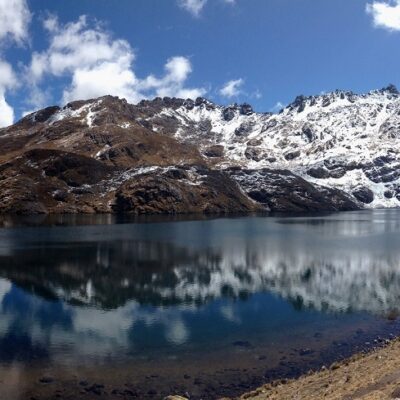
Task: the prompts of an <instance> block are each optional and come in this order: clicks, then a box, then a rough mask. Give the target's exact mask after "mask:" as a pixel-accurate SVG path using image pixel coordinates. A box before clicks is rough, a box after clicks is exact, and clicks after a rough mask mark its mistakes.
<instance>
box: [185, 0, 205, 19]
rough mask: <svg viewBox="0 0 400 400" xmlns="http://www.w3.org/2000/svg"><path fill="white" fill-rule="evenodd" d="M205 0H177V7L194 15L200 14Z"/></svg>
mask: <svg viewBox="0 0 400 400" xmlns="http://www.w3.org/2000/svg"><path fill="white" fill-rule="evenodd" d="M206 4H207V0H178V5H179V7H181V8H183V9H184V10H186V11H188V12H190V14H192V15H193V16H194V17H198V16H200V14H201V12H202V11H203V8H204V6H205V5H206Z"/></svg>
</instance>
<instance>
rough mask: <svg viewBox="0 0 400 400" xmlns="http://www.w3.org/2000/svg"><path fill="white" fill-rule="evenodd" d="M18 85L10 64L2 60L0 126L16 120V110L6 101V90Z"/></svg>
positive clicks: (0, 66)
mask: <svg viewBox="0 0 400 400" xmlns="http://www.w3.org/2000/svg"><path fill="white" fill-rule="evenodd" d="M16 86H17V79H16V77H15V74H14V71H13V69H12V67H11V65H10V64H8V63H7V62H5V61H1V60H0V127H4V126H8V125H11V124H12V123H13V122H14V110H13V108H12V107H11V106H10V105H9V104H8V103H7V101H6V97H5V96H6V91H7V90H8V89H13V88H15V87H16Z"/></svg>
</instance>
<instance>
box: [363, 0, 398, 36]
mask: <svg viewBox="0 0 400 400" xmlns="http://www.w3.org/2000/svg"><path fill="white" fill-rule="evenodd" d="M366 11H367V13H368V14H370V15H371V16H372V18H373V22H374V25H375V26H376V27H379V28H384V29H387V30H390V31H400V0H392V1H374V2H372V3H369V4H367V6H366Z"/></svg>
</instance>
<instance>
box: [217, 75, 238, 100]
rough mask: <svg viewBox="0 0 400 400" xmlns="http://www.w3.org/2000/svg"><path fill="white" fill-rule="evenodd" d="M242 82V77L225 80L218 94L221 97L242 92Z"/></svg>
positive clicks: (232, 95) (233, 95) (229, 96)
mask: <svg viewBox="0 0 400 400" xmlns="http://www.w3.org/2000/svg"><path fill="white" fill-rule="evenodd" d="M243 83H244V80H243V79H235V80H231V81H229V82H227V83H226V84H225V85H224V86H223V87H222V89H221V90H220V91H219V94H220V95H221V96H223V97H228V98H231V97H236V96H238V95H239V94H241V93H242V91H241V87H242V85H243Z"/></svg>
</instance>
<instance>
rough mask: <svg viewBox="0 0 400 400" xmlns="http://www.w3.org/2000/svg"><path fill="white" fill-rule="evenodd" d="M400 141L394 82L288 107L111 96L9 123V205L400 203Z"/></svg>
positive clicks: (0, 182)
mask: <svg viewBox="0 0 400 400" xmlns="http://www.w3.org/2000/svg"><path fill="white" fill-rule="evenodd" d="M399 144H400V94H399V92H398V91H397V89H396V88H395V87H394V86H393V85H390V86H388V87H387V88H384V89H381V90H376V91H371V92H369V93H367V94H354V93H352V92H345V91H335V92H332V93H327V94H322V95H318V96H309V97H305V96H299V97H297V98H296V99H295V101H294V102H292V103H291V104H289V105H288V106H287V107H285V108H284V109H282V110H281V111H280V112H279V113H277V114H274V113H257V112H254V111H253V109H252V107H251V106H250V105H248V104H242V105H237V104H234V105H231V106H228V107H223V106H219V105H216V104H214V103H212V102H210V101H208V100H206V99H203V98H198V99H196V100H195V101H193V100H183V99H171V98H164V99H161V98H156V99H154V100H151V101H148V100H146V101H142V102H140V103H139V104H137V105H131V104H128V103H127V102H126V101H125V100H121V99H118V98H115V97H111V96H105V97H102V98H99V99H93V100H88V101H78V102H73V103H69V104H67V105H66V106H65V107H63V108H59V107H49V108H46V109H44V110H40V111H38V112H35V113H33V114H30V115H28V116H26V117H25V118H23V119H22V120H21V121H19V122H18V123H16V124H15V125H13V126H11V127H8V128H5V129H1V130H0V189H1V193H2V194H0V205H1V207H0V211H2V212H12V211H19V212H111V211H114V212H116V211H118V212H119V211H129V212H135V213H152V212H169V213H171V212H172V213H181V212H228V211H229V212H230V211H255V210H260V209H265V210H272V211H317V210H346V209H355V208H361V207H398V206H399V205H400V169H399V166H400V155H399V150H400V146H399ZM26 188H28V190H26ZM21 204H23V206H21ZM15 207H16V208H17V209H15Z"/></svg>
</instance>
